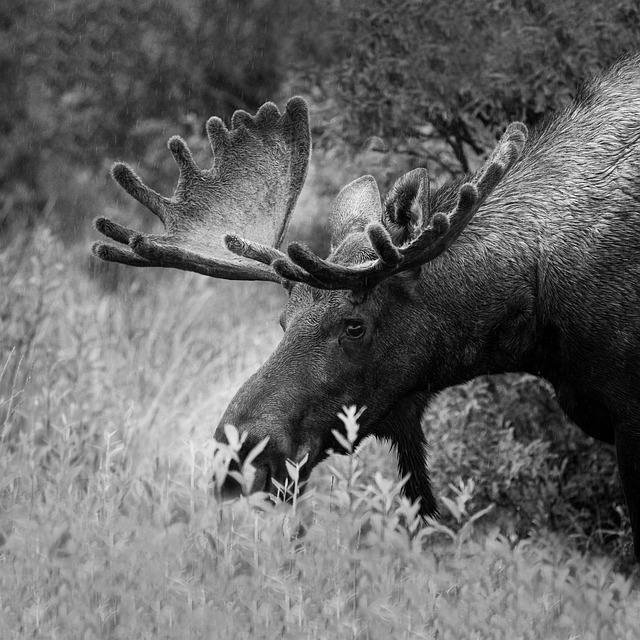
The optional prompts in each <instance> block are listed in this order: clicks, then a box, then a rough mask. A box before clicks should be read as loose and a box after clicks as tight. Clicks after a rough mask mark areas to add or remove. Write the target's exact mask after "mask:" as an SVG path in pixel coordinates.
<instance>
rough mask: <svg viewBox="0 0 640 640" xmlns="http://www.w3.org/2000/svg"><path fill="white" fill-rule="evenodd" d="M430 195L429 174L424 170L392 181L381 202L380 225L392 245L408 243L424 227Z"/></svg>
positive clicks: (414, 171) (411, 172) (426, 221)
mask: <svg viewBox="0 0 640 640" xmlns="http://www.w3.org/2000/svg"><path fill="white" fill-rule="evenodd" d="M430 196H431V191H430V185H429V173H428V171H427V170H426V169H424V168H420V169H414V170H413V171H410V172H409V173H406V174H405V175H403V176H401V177H400V178H398V179H397V180H396V181H395V183H394V185H393V187H391V189H390V191H389V193H388V194H387V196H386V198H385V199H384V225H385V227H386V228H387V231H388V232H389V234H390V235H391V238H392V240H393V243H394V244H395V245H397V246H401V245H403V244H405V243H406V242H409V241H410V240H412V239H413V237H414V236H415V235H416V234H418V233H420V231H421V230H422V228H423V226H425V225H426V224H428V221H429V217H430V212H429V198H430Z"/></svg>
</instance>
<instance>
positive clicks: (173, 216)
mask: <svg viewBox="0 0 640 640" xmlns="http://www.w3.org/2000/svg"><path fill="white" fill-rule="evenodd" d="M206 130H207V135H208V137H209V142H210V144H211V149H212V151H213V155H214V161H213V166H212V167H211V169H208V170H204V169H201V168H199V167H198V166H197V165H196V163H195V161H194V159H193V157H192V155H191V151H190V150H189V147H188V146H187V144H186V143H185V142H184V140H182V138H180V137H179V136H173V137H172V138H171V139H170V140H169V142H168V147H169V150H170V152H171V154H172V156H173V159H174V161H175V163H176V165H177V166H178V169H179V177H178V183H177V186H176V188H175V192H174V195H173V197H172V198H166V197H164V196H162V195H160V194H158V193H156V192H155V191H154V190H153V189H151V188H149V187H148V186H146V185H145V184H144V183H143V182H142V180H140V178H139V177H138V176H137V175H136V173H135V172H134V171H133V169H131V168H130V167H129V166H127V165H126V164H123V163H117V164H115V165H114V167H113V169H112V176H113V178H114V179H115V181H116V182H117V183H118V184H119V185H120V186H121V187H123V188H124V189H125V191H127V193H129V194H130V195H131V196H133V197H134V198H135V199H136V200H137V201H138V202H140V203H141V204H142V205H144V206H145V207H146V208H147V209H149V210H150V211H152V212H153V213H154V214H155V215H156V216H157V217H158V218H159V219H160V220H161V221H162V222H163V223H164V225H165V229H166V232H165V233H164V234H163V235H147V234H142V233H139V232H137V231H134V230H133V229H129V228H127V227H123V226H122V225H119V224H117V223H115V222H112V221H110V220H107V219H106V218H98V219H97V220H96V223H95V225H96V228H97V230H98V231H100V232H101V233H103V234H104V235H106V236H107V237H108V238H110V239H112V240H115V241H116V242H118V243H121V244H123V245H127V246H126V247H116V246H113V245H107V244H103V243H96V244H95V245H94V246H93V249H92V250H93V253H94V254H95V255H96V256H97V257H99V258H101V259H103V260H109V261H112V262H122V263H124V264H130V265H134V266H158V267H172V268H176V269H183V270H187V271H196V272H197V273H203V274H205V275H209V276H212V277H218V278H227V279H234V280H235V279H241V280H247V279H251V280H271V281H274V282H282V277H281V276H279V275H278V274H277V273H276V272H275V271H274V270H273V269H272V268H271V267H270V266H269V265H270V264H271V263H272V262H273V261H274V260H276V259H278V258H283V257H285V256H284V254H282V253H281V252H279V251H277V248H278V247H279V246H280V244H281V242H282V239H283V237H284V234H285V232H286V229H287V226H288V223H289V219H290V217H291V214H292V212H293V208H294V206H295V203H296V201H297V198H298V195H299V194H300V191H301V189H302V185H303V184H304V180H305V178H306V173H307V167H308V162H309V155H310V151H311V136H310V131H309V114H308V109H307V105H306V103H305V102H304V100H302V98H292V99H291V100H289V102H288V104H287V107H286V109H285V112H284V113H283V114H280V111H278V108H277V107H276V105H275V104H273V103H267V104H265V105H263V106H262V107H261V108H260V109H259V110H258V112H257V113H256V115H255V116H251V115H250V114H248V113H246V112H244V111H239V112H236V113H235V114H234V116H233V118H232V123H231V129H227V127H226V126H225V125H224V123H223V122H222V120H220V119H219V118H216V117H213V118H210V119H209V120H208V122H207V126H206ZM225 232H229V235H228V237H227V239H226V240H223V235H224V234H225ZM241 236H245V237H246V238H247V239H246V240H243V239H242V238H241Z"/></svg>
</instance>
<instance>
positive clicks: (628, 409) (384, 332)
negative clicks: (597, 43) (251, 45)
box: [94, 55, 640, 559]
mask: <svg viewBox="0 0 640 640" xmlns="http://www.w3.org/2000/svg"><path fill="white" fill-rule="evenodd" d="M208 133H209V138H210V141H211V146H212V149H213V151H214V155H215V161H214V165H213V167H212V168H211V169H209V170H206V171H203V170H201V169H199V168H198V167H197V166H196V165H195V163H194V162H193V160H192V158H191V155H190V152H189V150H188V148H187V146H186V144H185V143H184V142H182V141H181V140H180V139H178V138H173V139H172V141H171V142H170V145H169V146H170V150H171V152H172V153H173V155H174V159H175V160H176V163H177V164H178V166H179V169H180V179H179V181H178V186H177V188H176V192H175V194H174V196H173V198H164V197H162V196H160V195H159V194H157V193H155V192H154V191H153V190H151V189H150V188H149V187H147V186H145V185H144V184H143V183H142V182H141V181H140V179H139V178H138V177H137V176H136V175H135V174H134V173H133V171H132V170H131V169H130V168H128V167H127V166H126V165H122V164H118V165H116V166H115V167H114V170H113V176H114V178H115V179H116V180H117V181H118V182H119V184H120V185H121V186H122V187H123V188H124V189H125V190H127V191H128V192H129V193H130V194H131V195H132V196H133V197H134V198H136V199H137V200H138V201H139V202H141V203H142V204H144V205H145V206H147V208H149V209H150V210H151V211H153V212H154V213H155V214H156V216H157V217H158V218H159V219H160V220H161V221H162V222H163V223H164V224H165V228H166V233H165V234H164V235H163V236H150V235H147V234H142V233H139V232H135V231H133V230H132V229H128V228H126V227H123V226H121V225H119V224H117V223H114V222H112V221H110V220H106V219H104V218H100V219H98V220H97V221H96V226H97V228H98V230H99V231H101V232H102V233H103V234H105V235H106V236H108V237H109V238H111V239H112V240H115V241H116V242H118V243H120V244H121V245H126V246H116V245H109V244H103V243H100V244H96V245H95V246H94V253H95V255H97V256H98V257H100V258H102V259H105V260H111V261H116V262H122V263H125V264H130V265H134V266H163V267H166V266H168V267H173V268H178V269H185V270H191V271H196V272H198V273H201V274H204V275H209V276H213V277H222V278H230V279H255V280H270V281H275V282H280V283H282V284H284V285H285V287H286V288H287V291H288V292H289V300H288V303H287V305H286V308H285V310H284V312H283V314H282V316H281V324H282V327H283V329H284V336H283V339H282V341H281V342H280V344H279V345H278V347H277V348H276V350H275V351H274V353H273V354H272V355H271V357H270V358H269V359H268V360H267V362H266V363H265V364H264V365H263V366H262V367H261V368H260V369H259V370H258V371H257V372H256V373H255V374H254V375H253V376H251V377H250V378H249V379H248V380H247V381H246V382H245V384H243V385H242V387H241V388H240V390H239V391H238V392H237V394H236V396H235V397H234V398H233V400H232V401H231V403H230V404H229V407H228V408H227V410H226V412H225V414H224V416H223V417H222V420H221V421H220V424H219V426H218V428H217V430H216V433H215V437H216V438H217V439H218V440H222V441H224V440H225V429H224V427H225V425H226V424H229V423H230V424H233V425H235V426H236V427H237V428H238V429H239V430H240V431H241V432H243V433H244V434H246V440H245V444H244V446H243V449H242V451H241V452H240V457H241V459H242V458H243V457H244V456H245V455H246V454H247V453H248V451H249V450H250V449H251V448H252V447H254V446H255V445H257V444H258V443H259V442H260V441H262V440H263V439H264V438H268V439H269V440H268V443H267V444H266V447H265V449H264V451H263V453H262V454H260V456H259V457H257V458H256V459H255V461H254V462H255V464H256V475H255V481H254V484H253V489H254V490H267V491H268V490H273V487H274V484H273V483H272V480H277V481H280V482H281V483H284V481H285V480H286V478H287V468H286V462H287V460H289V459H290V460H293V461H296V462H301V461H303V460H306V464H305V465H304V466H303V468H302V470H301V476H300V478H301V480H302V482H303V483H304V482H305V481H306V479H307V478H308V476H309V474H310V472H311V469H313V467H314V466H315V465H317V464H318V462H320V461H321V460H322V459H323V458H324V457H326V455H327V451H328V450H329V449H339V444H338V443H337V441H336V439H335V438H334V437H333V430H334V429H340V428H342V423H341V422H340V420H339V418H338V417H337V415H338V413H339V412H340V411H341V409H342V407H343V406H349V405H356V406H358V407H361V408H362V407H366V410H365V411H364V412H363V413H362V415H361V417H360V419H359V423H360V431H359V438H360V439H362V438H365V437H367V436H375V437H379V438H385V439H388V440H389V441H391V443H392V444H393V446H394V447H395V449H396V451H397V454H398V465H399V470H400V473H401V474H402V475H403V476H404V475H406V474H410V477H409V479H408V482H407V483H406V485H405V488H404V490H405V492H406V494H407V495H408V496H409V497H410V498H412V499H416V500H420V509H421V513H422V514H423V515H433V514H435V513H436V512H437V505H436V500H435V498H434V496H433V493H432V490H431V485H430V482H429V473H428V467H427V460H426V440H425V434H424V433H423V430H422V427H421V416H422V413H423V410H424V408H425V407H426V406H427V404H428V403H429V401H430V399H431V398H432V397H433V395H434V394H435V393H437V392H438V391H440V390H442V389H445V388H446V387H449V386H452V385H456V384H460V383H462V382H465V381H467V380H470V379H472V378H474V377H476V376H479V375H483V374H497V373H503V372H527V373H532V374H534V375H538V376H541V377H543V378H546V379H547V380H548V381H549V382H550V383H551V384H552V385H553V386H554V388H555V390H556V393H557V396H558V400H559V402H560V404H561V406H562V407H563V409H564V411H565V412H566V413H567V415H568V416H569V417H571V418H572V419H573V420H574V421H575V422H576V423H577V424H578V425H579V426H580V427H581V428H582V429H583V430H584V431H586V432H587V433H588V434H590V435H592V436H593V437H595V438H598V439H600V440H603V441H605V442H609V443H613V444H615V447H616V451H617V456H618V465H619V469H620V476H621V479H622V484H623V487H624V492H625V497H626V500H627V505H628V508H629V514H630V519H631V525H632V529H633V539H634V547H635V554H636V558H638V559H640V358H639V356H640V56H638V55H634V56H629V57H626V58H623V59H621V60H620V61H618V62H617V63H616V64H614V65H613V67H612V68H611V69H610V70H609V71H608V72H607V73H605V74H604V75H602V76H601V77H600V78H598V79H596V80H593V81H592V82H591V83H589V84H587V85H585V87H584V88H583V89H582V90H581V91H580V93H579V95H578V97H577V98H576V100H575V101H574V102H573V103H572V104H571V105H570V106H569V107H567V108H566V109H565V110H564V111H563V112H562V113H560V114H558V115H556V116H554V117H552V118H550V119H549V120H548V121H547V123H546V124H545V125H543V126H542V127H540V128H539V129H538V130H537V131H536V132H534V134H533V135H532V136H531V137H529V139H528V141H527V142H526V144H525V140H526V136H527V132H526V128H525V127H524V125H521V124H519V123H513V124H511V125H510V126H509V127H508V128H507V130H506V131H505V134H504V136H503V137H502V138H501V140H500V142H499V143H498V145H497V147H496V149H495V150H494V152H493V153H492V154H491V156H490V157H489V159H488V160H487V162H486V163H485V165H484V166H483V167H482V168H481V169H480V170H479V171H478V172H477V173H476V174H475V175H474V176H470V177H468V178H467V179H466V180H462V181H454V182H452V183H450V184H447V185H445V186H444V187H442V188H440V189H438V190H437V191H435V192H433V193H432V192H431V190H430V187H429V180H428V175H427V172H426V170H425V169H415V170H414V171H412V172H410V173H409V174H407V175H405V176H402V177H401V178H399V180H398V181H397V182H396V184H395V185H394V187H393V188H392V189H391V191H390V192H389V193H388V194H387V196H386V198H385V199H384V206H383V204H382V202H381V198H380V194H379V192H378V188H377V185H376V183H375V180H374V179H373V178H371V177H370V176H364V177H362V178H359V179H358V180H355V181H354V182H352V183H351V184H349V185H347V186H346V187H345V188H344V189H343V190H342V191H341V192H340V194H339V195H338V197H337V198H336V201H335V203H334V207H333V210H332V213H331V216H330V221H331V224H332V247H331V255H330V256H329V258H328V260H326V261H325V260H322V259H321V258H319V257H318V256H315V254H313V253H312V252H311V251H310V250H309V249H308V248H306V247H304V246H302V245H299V244H296V243H292V244H290V245H289V246H288V249H287V253H288V255H285V254H284V253H282V252H280V251H279V249H278V247H279V246H280V243H281V241H282V236H283V234H284V231H285V230H286V227H287V224H288V221H289V218H290V215H291V212H292V211H293V208H294V205H295V201H296V199H297V197H298V195H299V193H300V190H301V189H302V185H303V182H304V178H305V175H306V171H307V163H308V158H309V153H310V144H311V139H310V133H309V120H308V111H307V106H306V104H305V103H304V101H303V100H302V99H301V98H292V99H291V100H290V101H289V103H288V104H287V107H286V110H285V113H284V114H280V112H279V111H278V109H277V108H276V106H275V105H273V104H270V103H268V104H266V105H264V106H263V107H262V108H261V109H260V110H259V111H258V113H257V114H256V116H250V115H249V114H246V113H244V112H238V113H236V114H235V115H234V117H233V119H232V123H231V130H230V131H228V130H227V129H226V127H225V126H224V125H223V124H222V122H221V121H219V120H218V119H215V118H213V119H211V120H209V124H208ZM264 218H267V219H266V220H265V219H264ZM223 231H231V232H232V233H227V235H225V237H224V242H222V241H221V240H220V234H221V233H222V232H223ZM241 236H242V237H241ZM245 238H246V239H245ZM261 243H266V244H261ZM231 484H232V481H231V480H230V482H229V486H228V487H227V488H228V489H229V490H232V489H234V487H232V486H231Z"/></svg>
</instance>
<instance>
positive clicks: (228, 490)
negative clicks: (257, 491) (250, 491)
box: [220, 475, 242, 500]
mask: <svg viewBox="0 0 640 640" xmlns="http://www.w3.org/2000/svg"><path fill="white" fill-rule="evenodd" d="M241 495H242V485H241V484H240V483H239V482H238V481H237V480H236V479H235V478H234V477H233V476H230V475H228V476H227V477H226V478H225V479H224V483H223V484H222V487H220V497H221V498H222V499H223V500H234V499H235V498H239V497H240V496H241Z"/></svg>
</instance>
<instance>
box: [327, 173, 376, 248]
mask: <svg viewBox="0 0 640 640" xmlns="http://www.w3.org/2000/svg"><path fill="white" fill-rule="evenodd" d="M381 220H382V205H381V203H380V191H378V185H377V183H376V180H375V178H374V177H373V176H362V177H361V178H358V179H357V180H354V181H353V182H350V183H349V184H348V185H347V186H346V187H344V188H343V189H342V191H340V193H339V194H338V195H337V196H336V199H335V200H334V202H333V207H332V208H331V250H332V251H333V250H334V249H335V248H336V247H337V246H338V245H339V244H340V243H341V242H342V241H343V240H344V239H345V238H346V237H347V236H348V235H349V234H350V233H354V232H357V231H364V230H365V228H366V227H367V225H368V224H369V223H371V222H380V221H381Z"/></svg>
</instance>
